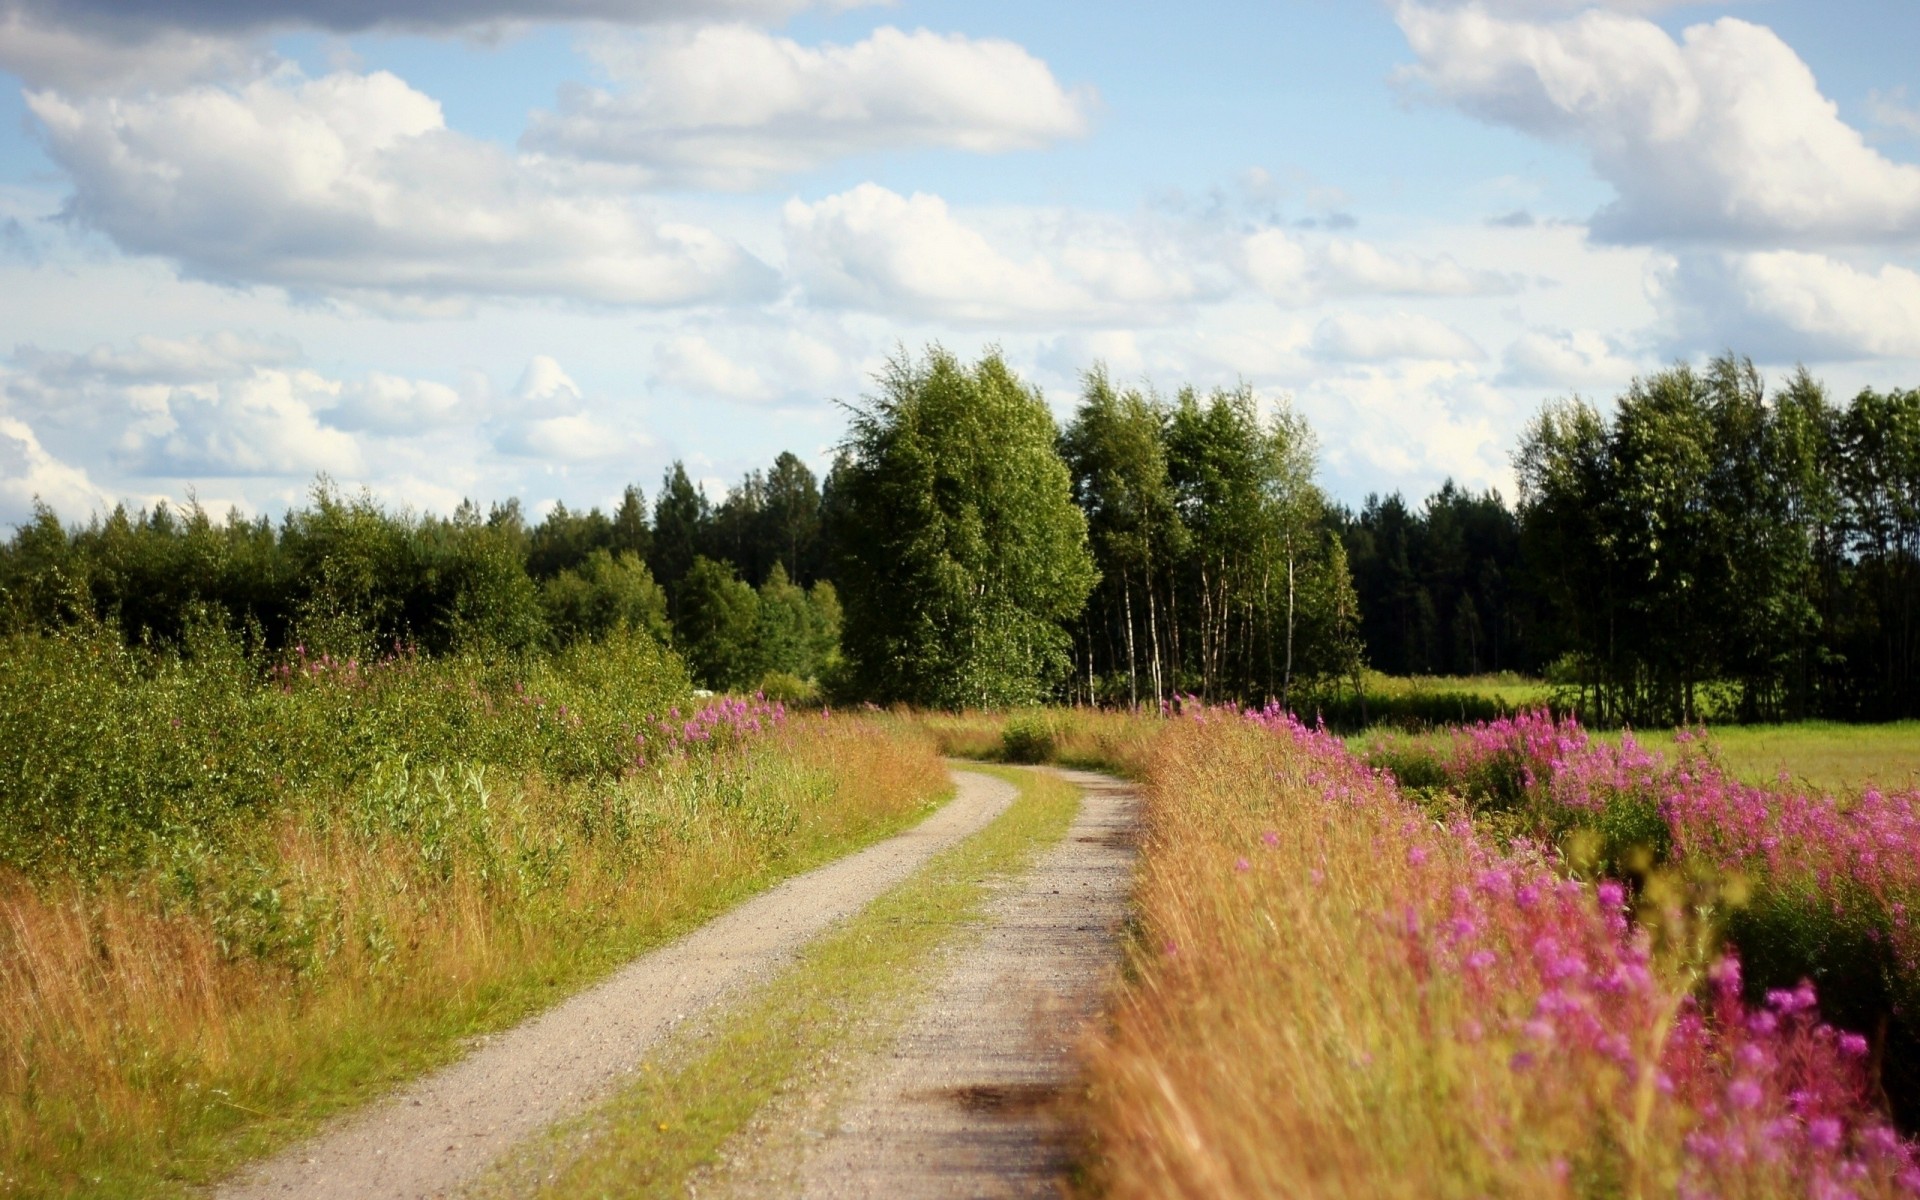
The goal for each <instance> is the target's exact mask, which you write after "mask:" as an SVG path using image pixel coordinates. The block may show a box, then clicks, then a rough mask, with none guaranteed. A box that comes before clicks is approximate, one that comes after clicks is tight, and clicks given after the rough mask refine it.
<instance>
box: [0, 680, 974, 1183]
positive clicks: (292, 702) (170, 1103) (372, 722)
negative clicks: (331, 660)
mask: <svg viewBox="0 0 1920 1200" xmlns="http://www.w3.org/2000/svg"><path fill="white" fill-rule="evenodd" d="M600 649H601V650H602V654H601V655H600V656H599V657H597V658H593V659H590V660H589V659H586V658H582V659H580V660H577V661H568V660H562V661H559V662H552V663H531V664H526V665H525V666H524V667H522V668H518V669H516V668H513V667H512V666H511V664H508V665H505V666H502V665H499V664H495V665H492V666H488V667H484V668H482V667H479V666H478V665H476V664H469V663H461V662H438V663H430V664H408V663H396V664H388V665H385V666H383V667H381V668H380V669H379V670H377V671H371V670H369V669H367V668H363V667H359V666H357V665H356V667H355V669H354V670H352V671H347V670H340V671H326V672H314V673H311V674H307V673H301V674H298V675H295V676H293V677H292V678H287V677H271V676H270V677H268V678H266V679H260V678H256V677H252V676H249V675H248V674H247V673H246V672H245V671H243V670H240V669H238V668H237V666H236V665H235V664H232V663H227V664H224V665H223V664H220V663H213V664H207V663H198V664H196V663H193V662H167V661H162V662H155V663H145V664H143V663H137V662H128V661H118V660H110V661H109V663H108V665H109V666H110V667H112V668H113V669H110V670H96V671H94V672H92V673H91V674H79V675H74V674H72V673H71V672H63V671H62V669H61V668H62V666H63V665H64V664H63V656H67V657H71V656H74V655H81V656H85V655H96V654H106V653H108V651H106V650H104V649H102V648H100V647H98V646H80V647H71V646H69V647H60V646H48V645H45V644H34V643H24V644H23V643H14V644H12V645H10V646H9V647H8V650H9V652H10V653H11V654H12V656H13V657H12V659H11V660H10V661H9V662H7V663H6V664H4V665H5V666H6V667H7V668H8V669H9V670H6V671H0V677H3V678H5V679H6V680H7V681H8V684H11V685H12V686H6V685H0V701H4V703H0V727H4V728H0V732H4V733H6V734H9V735H11V736H12V737H13V738H14V739H15V740H14V741H13V742H11V743H10V744H7V745H5V746H4V747H0V756H11V757H12V758H13V759H16V760H19V759H27V760H29V765H35V764H37V767H36V769H37V773H36V774H27V775H8V776H7V777H6V778H5V779H4V780H0V787H5V788H13V789H18V788H22V787H38V788H39V789H40V796H39V797H38V798H39V799H40V800H41V801H42V804H41V807H40V809H39V810H38V811H34V810H33V808H32V805H33V803H34V800H35V798H34V797H26V798H20V797H16V796H9V797H6V799H7V801H8V803H9V805H10V807H9V808H8V810H7V821H6V823H5V827H4V828H0V843H3V847H4V849H5V850H6V852H7V853H6V858H7V860H8V861H10V862H11V864H13V865H11V866H10V867H8V868H7V869H6V872H5V874H4V876H3V877H0V1046H4V1047H5V1050H6V1053H5V1054H4V1055H0V1164H4V1165H0V1193H7V1194H26V1195H88V1196H154V1195H167V1194H181V1193H184V1192H185V1191H187V1190H188V1189H190V1188H191V1187H193V1186H195V1185H199V1184H203V1183H205V1182H207V1181H209V1180H212V1179H214V1178H217V1177H218V1176H219V1175H220V1174H222V1173H223V1172H224V1171H225V1170H227V1169H229V1168H230V1167H231V1166H233V1165H234V1164H236V1163H238V1162H240V1161H242V1160H244V1159H245V1158H248V1157H251V1156H253V1155H257V1154H260V1153H263V1152H265V1151H267V1150H269V1149H271V1148H273V1147H275V1146H277V1145H281V1144H284V1143H285V1142H286V1141H288V1140H289V1139H291V1138H294V1137H297V1136H299V1135H300V1134H302V1133H304V1132H306V1131H308V1130H310V1129H311V1128H312V1127H313V1126H314V1125H315V1124H316V1123H317V1122H318V1121H319V1120H321V1119H322V1118H324V1117H325V1116H327V1115H328V1114H330V1113H332V1112H336V1111H339V1110H340V1109H342V1108H345V1107H348V1106H351V1105H353V1104H356V1103H358V1102H360V1101H362V1100H364V1099H365V1098H367V1097H369V1096H370V1095H373V1094H375V1093H377V1092H378V1091H380V1090H381V1089H383V1088H384V1087H385V1086H387V1085H388V1084H390V1083H391V1082H392V1081H393V1080H395V1079H398V1078H402V1077H405V1076H407V1075H410V1074H413V1073H415V1072H418V1071H419V1070H422V1069H424V1068H426V1067H429V1066H431V1065H434V1064H437V1063H439V1062H443V1061H446V1060H447V1059H448V1058H450V1057H451V1056H453V1055H455V1054H457V1053H458V1051H459V1049H460V1046H461V1043H462V1041H463V1039H465V1038H467V1037H470V1036H472V1035H474V1034H478V1033H483V1032H488V1031H491V1030H495V1029H499V1028H503V1027H505V1026H507V1025H510V1024H512V1023H513V1022H515V1021H516V1020H518V1019H519V1018H521V1017H523V1016H525V1015H526V1014H528V1013H530V1012H532V1011H535V1010H537V1009H539V1008H542V1007H544V1006H546V1005H547V1004H550V1003H551V1002H552V1001H553V1000H555V999H557V998H558V997H559V996H561V995H563V994H565V993H566V992H567V991H569V990H571V989H574V988H577V987H579V986H581V985H583V984H585V983H587V982H590V981H591V980H592V979H593V978H595V977H597V976H598V975H600V974H602V973H604V972H605V971H606V970H609V969H611V968H612V967H614V966H616V965H618V964H619V963H621V962H623V961H625V960H626V959H628V958H630V957H631V956H632V955H633V954H635V953H637V952H638V951H640V950H642V949H644V948H645V947H647V946H649V945H652V944H655V943H657V942H659V941H661V940H664V939H666V938H668V937H670V936H672V935H673V934H675V933H677V932H678V931H680V930H683V929H685V928H687V927H689V926H690V925H692V924H694V923H697V922H698V921H700V920H703V919H705V918H706V917H708V916H710V915H712V914H713V913H715V912H717V911H718V910H720V909H721V908H724V907H726V906H728V905H730V904H732V903H734V902H736V901H737V900H739V899H741V898H743V897H744V896H746V895H747V894H750V893H752V892H754V891H756V890H759V889H761V888H764V887H766V886H769V885H770V884H771V883H773V882H774V881H776V880H778V879H779V878H782V877H784V876H786V875H789V874H792V873H794V872H797V871H799V870H803V869H805V868H807V867H810V866H812V865H815V864H817V863H819V862H821V861H824V860H826V859H828V858H831V857H834V856H837V855H839V854H842V853H844V852H846V851H847V850H849V849H851V848H854V847H856V846H858V845H861V844H864V843H866V842H868V841H871V840H873V839H875V838H877V837H880V836H882V835H884V834H886V833H889V832H892V831H894V830H897V829H899V828H902V827H904V825H906V824H907V823H909V822H910V821H912V820H913V819H915V818H917V817H918V816H920V815H921V814H923V813H924V812H925V811H927V807H928V805H929V804H930V803H931V802H933V801H934V800H935V799H936V798H937V797H938V796H939V795H940V794H941V793H942V792H943V791H944V790H945V788H946V780H945V773H944V771H943V769H942V768H941V765H940V763H939V760H938V759H937V757H936V756H935V754H934V752H933V749H932V747H931V745H930V744H929V743H928V742H927V741H925V740H924V739H920V740H916V739H911V738H904V737H901V736H898V733H897V731H895V730H893V729H891V728H883V727H882V725H881V724H880V723H879V722H877V721H876V720H873V719H870V718H863V717H858V716H856V717H834V718H823V717H820V716H817V715H815V716H796V717H792V718H788V717H786V716H785V715H784V714H783V713H781V712H780V711H778V710H777V709H776V708H772V707H767V706H756V705H754V704H752V703H748V702H743V701H721V702H716V703H715V704H714V705H713V706H711V707H709V708H706V709H703V710H699V711H694V710H691V709H688V710H684V711H683V710H681V709H679V708H678V707H677V704H678V703H683V702H684V701H683V700H681V699H680V697H682V696H683V695H684V691H685V678H684V675H682V674H679V669H678V666H677V664H675V663H673V662H672V661H671V660H669V659H665V658H662V657H661V656H659V654H658V652H657V651H656V650H651V649H648V648H646V647H644V646H632V647H628V648H626V649H625V650H622V649H620V648H618V647H614V648H600ZM636 672H637V674H635V673H636ZM23 676H24V677H27V678H28V679H29V681H30V682H31V681H32V680H33V678H34V677H36V676H37V677H38V679H39V681H40V682H41V683H42V685H43V689H44V693H51V698H52V699H54V700H56V701H58V702H59V703H58V704H55V705H52V706H49V705H46V704H41V705H37V706H36V705H35V704H33V703H32V696H31V694H30V691H29V689H28V688H27V687H25V686H23V685H21V682H20V681H21V679H22V677H23ZM276 678H278V682H276V681H275V680H276ZM44 693H43V694H44ZM76 713H77V714H79V717H78V718H76V715H75V714H76ZM115 721H118V722H120V724H119V725H118V726H115V725H114V724H113V722H115ZM222 722H225V724H224V725H222V724H221V723H222ZM216 726H218V729H217V736H216V730H215V727H216ZM89 737H91V738H92V739H93V741H94V742H97V743H104V749H100V748H90V747H89V745H88V744H85V741H86V739H87V738H89ZM195 745H197V747H198V755H197V757H189V755H188V754H187V747H189V746H195ZM263 745H264V746H267V747H269V748H270V749H271V751H272V753H271V754H269V753H268V752H267V751H265V750H263V749H262V746H263ZM141 753H145V754H146V755H148V759H147V761H150V762H155V763H156V764H157V767H156V771H155V772H154V774H155V776H157V777H158V779H159V782H158V783H156V782H155V780H154V778H151V777H148V778H142V777H140V774H139V771H138V767H139V764H140V762H141V761H142V760H141V759H139V758H137V757H135V758H133V759H131V760H129V761H122V759H121V758H120V757H118V756H119V755H123V754H126V755H138V754H141ZM34 756H38V757H37V758H36V757H34ZM248 789H252V790H248ZM236 796H237V797H238V800H237V801H236ZM23 812H24V816H23ZM49 814H51V815H50V816H49ZM50 830H51V831H53V832H52V833H51V837H52V838H55V839H58V838H65V839H66V840H65V842H64V844H58V843H57V844H56V845H55V847H54V849H55V852H54V853H35V850H36V846H37V843H36V840H35V839H36V838H38V837H43V836H47V835H48V834H49V831H50Z"/></svg>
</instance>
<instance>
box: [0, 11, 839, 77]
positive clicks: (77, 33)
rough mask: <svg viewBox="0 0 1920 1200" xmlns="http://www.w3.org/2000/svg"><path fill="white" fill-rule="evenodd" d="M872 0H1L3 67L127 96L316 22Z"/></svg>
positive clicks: (648, 14)
mask: <svg viewBox="0 0 1920 1200" xmlns="http://www.w3.org/2000/svg"><path fill="white" fill-rule="evenodd" d="M864 2H865V0H828V2H827V3H823V4H822V3H811V2H810V0H165V2H161V0H0V70H7V71H11V72H12V73H13V74H15V75H17V76H19V77H20V78H21V79H22V80H24V81H25V82H26V84H27V86H28V87H31V88H41V87H53V88H58V89H60V90H62V91H65V92H68V93H96V92H100V93H107V92H112V93H119V94H131V93H133V92H137V91H139V90H142V89H147V88H162V89H164V88H174V87H178V86H180V85H182V84H185V83H199V82H209V81H213V80H218V79H232V78H236V77H239V76H240V75H242V74H243V73H245V72H248V71H250V70H252V69H254V68H255V67H256V66H257V65H258V63H259V62H261V61H264V60H265V59H266V58H268V57H269V55H268V53H267V51H266V50H265V49H264V42H263V37H264V35H266V34H270V33H274V32H283V31H288V30H295V29H317V30H326V31H329V32H332V33H355V32H359V31H362V30H369V29H381V30H388V31H395V32H418V33H427V34H466V35H469V36H475V35H477V36H479V37H482V38H491V37H499V36H503V35H505V34H507V33H509V32H511V31H513V30H514V29H516V28H520V27H524V26H526V25H529V24H531V23H534V22H552V21H590V22H607V23H611V24H616V25H628V26H635V25H653V24H661V23H673V22H685V21H696V20H703V21H731V20H752V21H778V20H782V19H785V18H786V17H789V16H791V15H793V14H794V13H797V12H799V11H801V10H803V9H807V8H827V9H844V8H853V7H858V6H859V5H860V4H862V3H864Z"/></svg>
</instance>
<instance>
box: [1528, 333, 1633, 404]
mask: <svg viewBox="0 0 1920 1200" xmlns="http://www.w3.org/2000/svg"><path fill="white" fill-rule="evenodd" d="M1500 357H1501V362H1502V366H1503V369H1502V370H1501V372H1500V375H1499V379H1498V382H1500V383H1503V384H1510V385H1514V386H1518V387H1564V388H1575V387H1588V388H1601V389H1609V388H1610V389H1614V390H1618V389H1622V388H1625V387H1626V385H1627V384H1628V382H1629V381H1631V380H1632V379H1633V376H1634V375H1635V374H1636V368H1635V365H1634V363H1633V362H1632V361H1631V360H1629V359H1627V358H1626V357H1625V356H1623V355H1622V354H1621V353H1620V352H1619V350H1618V349H1616V348H1615V346H1614V345H1613V343H1612V342H1610V341H1609V340H1608V339H1607V338H1605V337H1603V336H1601V335H1600V334H1599V333H1596V332H1594V331H1593V330H1590V329H1580V330H1572V331H1564V332H1541V331H1537V330H1536V331H1533V332H1529V333H1523V334H1521V335H1520V336H1519V337H1517V338H1515V339H1514V340H1513V342H1512V344H1510V345H1509V346H1508V347H1507V349H1506V352H1505V353H1504V354H1502V355H1501V356H1500Z"/></svg>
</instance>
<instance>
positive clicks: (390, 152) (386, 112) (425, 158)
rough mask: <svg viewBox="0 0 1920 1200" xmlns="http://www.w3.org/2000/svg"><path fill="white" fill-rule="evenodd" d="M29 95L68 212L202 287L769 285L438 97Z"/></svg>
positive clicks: (369, 90)
mask: <svg viewBox="0 0 1920 1200" xmlns="http://www.w3.org/2000/svg"><path fill="white" fill-rule="evenodd" d="M27 102H28V106H29V107H30V108H31V110H32V111H33V113H34V115H35V116H36V117H38V118H39V120H40V122H41V125H42V128H43V130H44V134H45V141H46V145H47V149H48V152H49V153H50V154H51V155H52V157H53V158H54V160H55V161H56V162H58V163H59V164H60V165H61V166H62V167H63V168H64V169H65V170H66V171H67V173H68V174H69V176H70V177H71V178H72V180H73V184H74V188H75V192H74V195H73V198H72V199H71V201H70V202H69V204H68V211H69V213H70V214H71V216H72V217H73V218H74V219H76V220H78V221H80V222H82V223H83V224H85V225H87V226H89V227H91V228H94V229H98V230H100V231H102V232H104V233H106V234H107V235H109V236H110V237H112V238H113V239H114V241H115V242H117V243H118V244H119V245H120V246H121V248H122V249H124V250H127V251H129V252H132V253H139V254H155V255H160V256H163V257H166V258H169V259H172V260H174V261H175V262H177V263H179V264H180V266H181V267H182V268H183V269H184V270H186V271H187V272H188V273H190V274H195V275H201V276H205V277H208V278H212V279H215V280H220V281H225V282H231V283H240V284H258V283H264V284H274V285H279V286H283V287H286V288H289V289H291V290H293V291H296V292H309V293H319V294H327V295H346V296H353V295H364V294H369V293H371V294H385V295H390V296H395V297H401V298H416V299H419V300H423V301H426V302H428V303H434V302H446V301H450V300H451V301H458V300H463V299H465V298H468V297H472V296H515V297H564V298H572V299H581V300H589V301H599V302H605V303H611V304H631V305H680V304H692V303H700V302H705V301H716V300H729V299H746V298H751V297H755V296H761V295H765V294H767V293H768V292H769V290H770V289H771V288H772V286H773V275H772V272H771V270H770V269H769V268H767V267H766V266H765V265H764V264H762V263H761V262H759V260H757V259H755V258H753V257H752V256H751V255H749V254H747V253H746V252H745V251H744V250H742V249H741V248H740V247H739V246H737V245H735V244H734V243H732V242H730V241H728V240H726V239H725V238H722V237H720V236H719V235H717V234H715V233H713V232H711V231H709V230H706V229H702V228H698V227H695V226H692V225H687V224H683V223H676V222H669V221H663V220H660V219H658V218H655V217H651V216H649V215H647V214H645V213H644V212H642V211H641V210H639V209H637V208H636V207H635V206H634V205H633V204H631V203H630V202H629V201H627V200H625V199H623V198H620V197H616V196H611V195H604V194H595V193H592V192H589V191H583V190H578V189H570V188H569V187H568V186H566V181H564V180H563V179H560V178H558V177H556V176H555V175H554V174H553V173H550V172H546V171H544V170H542V169H541V168H540V167H539V164H537V163H534V162H530V161H527V160H522V159H515V158H514V157H512V156H511V155H508V154H506V153H504V152H502V151H500V150H498V149H497V148H495V147H492V146H490V145H488V144H486V143H484V142H480V141H476V140H474V139H471V138H467V137H464V136H462V135H459V134H456V133H453V132H451V131H450V130H448V129H447V127H446V123H445V120H444V117H443V116H442V113H441V110H440V106H439V104H438V103H437V102H435V101H434V100H433V99H432V98H431V97H428V96H426V95H423V94H422V93H420V92H418V91H415V90H414V89H413V88H411V87H409V86H407V84H406V83H404V82H403V81H401V80H400V79H398V78H396V77H395V76H393V75H391V74H388V73H386V72H375V73H373V74H371V75H358V74H350V73H342V74H335V75H329V76H326V77H323V78H320V79H312V80H308V79H305V78H301V77H299V76H296V75H288V74H282V75H279V76H276V77H274V78H271V79H259V80H254V81H252V82H250V83H248V84H246V85H244V86H242V87H239V88H222V87H195V88H191V89H188V90H186V91H183V92H179V93H175V94H170V95H148V96H143V97H140V98H137V99H135V98H126V99H112V98H93V99H86V100H75V99H71V98H68V97H65V96H61V95H58V94H55V93H52V92H46V91H42V92H34V93H31V94H29V96H28V98H27Z"/></svg>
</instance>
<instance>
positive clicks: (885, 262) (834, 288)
mask: <svg viewBox="0 0 1920 1200" xmlns="http://www.w3.org/2000/svg"><path fill="white" fill-rule="evenodd" d="M786 225H787V250H788V261H789V267H790V270H791V271H792V273H793V274H794V276H795V277H796V278H797V279H798V280H799V281H800V282H801V283H802V284H803V285H804V286H805V287H806V289H807V292H808V293H809V295H811V296H812V297H813V298H814V299H815V300H817V301H819V302H821V303H824V304H828V305H834V306H839V307H846V308H857V309H865V310H868V311H873V312H881V313H893V314H901V315H905V316H909V317H916V318H921V319H941V320H948V321H955V322H960V323H965V324H988V325H994V324H999V325H1006V324H1026V323H1034V322H1042V323H1047V324H1062V323H1065V324H1089V323H1111V322H1112V321H1113V320H1114V318H1115V317H1116V316H1117V315H1120V314H1125V315H1126V316H1127V317H1128V318H1130V319H1132V320H1136V321H1145V322H1148V323H1151V322H1153V321H1156V320H1164V319H1166V317H1167V315H1168V314H1169V313H1170V312H1172V311H1173V310H1175V309H1177V308H1178V307H1179V306H1181V305H1184V304H1187V303H1189V302H1191V301H1194V300H1197V299H1201V298H1204V297H1205V296H1207V295H1209V294H1211V293H1212V292H1213V291H1214V290H1216V288H1217V285H1216V284H1214V283H1212V282H1210V281H1208V280H1206V279H1205V278H1203V275H1202V273H1201V271H1199V270H1197V269H1196V267H1195V264H1194V263H1193V262H1192V261H1191V258H1190V256H1189V255H1188V254H1187V253H1186V252H1185V250H1184V249H1183V248H1182V247H1180V246H1179V245H1177V244H1175V243H1173V242H1171V241H1169V242H1166V243H1161V244H1156V243H1155V242H1153V241H1151V240H1149V239H1143V238H1141V237H1139V236H1138V235H1137V234H1136V233H1135V232H1134V231H1131V230H1128V229H1124V228H1114V227H1112V226H1111V225H1110V224H1103V223H1102V222H1101V221H1100V220H1099V219H1098V218H1095V217H1090V216H1085V215H1083V216H1082V218H1081V219H1077V220H1075V221H1072V222H1070V223H1067V224H1060V223H1055V224H1053V225H1052V227H1051V228H1048V229H1043V230H1039V231H1037V232H1038V236H1035V234H1036V231H1033V230H1029V231H1026V233H1025V235H1024V237H1020V238H1009V239H1007V240H1008V241H1025V242H1026V245H1025V246H1023V247H1020V248H1017V249H1016V248H1003V246H1001V245H996V244H995V242H994V241H993V240H991V239H989V238H988V237H987V236H986V235H985V234H984V233H982V232H981V231H980V230H979V229H977V228H975V227H974V226H972V225H969V224H967V223H965V222H963V221H961V220H960V219H959V218H957V217H955V216H954V215H953V213H952V212H951V211H949V210H948V208H947V204H946V201H944V200H942V199H941V198H940V197H938V196H932V195H927V194H925V193H915V194H914V195H912V196H910V197H908V196H901V195H899V194H898V193H896V192H892V191H889V190H887V189H886V188H883V187H880V186H878V185H876V184H872V183H863V184H861V185H860V186H858V187H856V188H854V189H853V190H851V191H847V192H842V193H840V194H839V195H835V196H828V197H826V198H825V199H823V200H819V201H817V202H815V203H813V204H806V203H804V202H802V201H799V200H793V201H789V202H788V204H787V207H786ZM1069 225H1070V227H1069Z"/></svg>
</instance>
